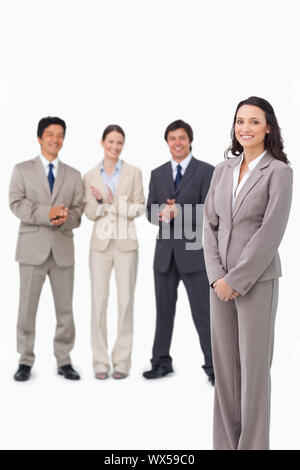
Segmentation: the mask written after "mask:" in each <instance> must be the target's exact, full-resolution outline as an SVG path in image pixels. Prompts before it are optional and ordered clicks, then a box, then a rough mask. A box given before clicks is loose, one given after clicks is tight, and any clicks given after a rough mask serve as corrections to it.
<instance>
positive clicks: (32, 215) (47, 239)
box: [9, 157, 83, 267]
mask: <svg viewBox="0 0 300 470" xmlns="http://www.w3.org/2000/svg"><path fill="white" fill-rule="evenodd" d="M60 204H64V205H65V206H66V207H68V208H69V214H68V219H67V221H66V222H65V223H64V224H63V225H61V226H60V227H53V226H52V224H51V222H50V219H49V212H50V209H51V207H53V206H59V205H60ZM9 205H10V208H11V210H12V212H13V213H14V214H15V215H16V216H17V217H18V218H19V219H20V220H21V224H20V228H19V236H18V242H17V250H16V261H19V262H20V263H23V264H30V265H39V264H42V263H43V262H44V261H45V260H46V259H47V258H48V256H49V254H50V251H51V250H52V254H53V257H54V260H55V262H56V264H57V265H58V266H61V267H66V266H73V265H74V243H73V232H72V229H73V228H76V227H79V225H80V221H81V214H82V212H83V185H82V179H81V175H80V173H79V171H77V170H75V169H74V168H72V167H71V166H69V165H66V164H64V163H62V162H61V161H59V164H58V169H57V177H56V179H55V182H54V186H53V192H52V194H51V193H50V188H49V182H48V179H47V177H46V174H45V170H44V167H43V165H42V163H41V160H40V158H39V157H36V158H34V159H32V160H28V161H25V162H23V163H19V164H17V165H16V166H15V168H14V170H13V174H12V177H11V181H10V188H9Z"/></svg>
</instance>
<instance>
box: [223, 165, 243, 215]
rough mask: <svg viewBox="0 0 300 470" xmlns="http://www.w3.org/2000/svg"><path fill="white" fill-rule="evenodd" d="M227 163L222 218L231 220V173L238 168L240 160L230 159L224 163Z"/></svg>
mask: <svg viewBox="0 0 300 470" xmlns="http://www.w3.org/2000/svg"><path fill="white" fill-rule="evenodd" d="M226 163H227V167H226V169H227V174H226V176H225V178H224V181H223V194H224V198H223V200H224V206H225V207H224V212H225V214H224V216H225V217H226V219H229V220H230V219H231V217H232V185H233V172H234V169H235V168H236V167H237V166H238V164H239V163H240V158H239V157H237V158H236V157H235V158H232V159H228V160H227V161H226Z"/></svg>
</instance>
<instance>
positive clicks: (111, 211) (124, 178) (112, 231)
mask: <svg viewBox="0 0 300 470" xmlns="http://www.w3.org/2000/svg"><path fill="white" fill-rule="evenodd" d="M91 186H94V187H95V188H97V189H98V190H99V191H100V193H101V194H102V195H103V202H102V203H101V204H99V203H98V202H97V201H96V198H95V196H94V195H93V193H92V191H91ZM84 191H85V207H84V212H85V214H86V216H87V217H88V218H89V219H90V220H93V221H94V222H95V223H94V228H93V233H92V238H91V245H90V247H91V249H92V250H97V251H104V250H105V249H106V248H107V246H108V244H109V241H110V240H111V239H115V240H116V245H117V247H118V248H119V249H120V250H122V251H130V250H136V249H137V248H138V242H137V239H136V230H135V222H134V219H135V217H138V216H140V215H142V214H143V213H144V210H145V207H144V203H145V198H144V191H143V182H142V173H141V171H140V170H139V169H138V168H136V167H134V166H132V165H128V163H126V162H124V161H123V164H122V170H121V174H120V178H119V181H118V185H117V189H116V193H115V195H114V198H113V203H112V204H108V203H107V191H106V188H105V184H104V182H103V179H102V177H101V174H100V165H99V164H98V165H97V166H96V167H95V168H93V169H92V170H91V171H89V172H88V173H86V174H85V175H84Z"/></svg>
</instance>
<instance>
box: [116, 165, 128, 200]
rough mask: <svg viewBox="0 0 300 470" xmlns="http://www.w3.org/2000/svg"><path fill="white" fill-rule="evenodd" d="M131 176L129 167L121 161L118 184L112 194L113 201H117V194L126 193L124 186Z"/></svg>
mask: <svg viewBox="0 0 300 470" xmlns="http://www.w3.org/2000/svg"><path fill="white" fill-rule="evenodd" d="M130 175H131V170H130V166H129V165H127V163H126V162H124V160H123V161H122V169H121V174H120V178H119V181H118V184H117V188H116V192H115V194H114V201H116V200H117V198H118V197H119V194H122V193H123V194H122V195H124V194H126V191H125V190H124V189H125V187H126V184H127V181H128V177H129V176H130Z"/></svg>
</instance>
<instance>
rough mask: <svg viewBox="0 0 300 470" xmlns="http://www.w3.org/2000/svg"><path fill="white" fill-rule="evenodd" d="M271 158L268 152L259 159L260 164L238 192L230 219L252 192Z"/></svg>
mask: <svg viewBox="0 0 300 470" xmlns="http://www.w3.org/2000/svg"><path fill="white" fill-rule="evenodd" d="M272 159H273V157H272V155H270V154H269V153H268V152H267V153H266V155H265V156H264V157H263V158H262V159H261V161H260V163H259V164H258V165H257V166H256V167H255V168H254V170H253V171H252V172H251V174H250V176H249V178H248V179H247V181H246V183H245V184H244V186H243V187H242V189H241V191H240V192H239V194H238V196H237V198H236V200H235V203H234V206H233V210H232V219H234V217H235V216H236V215H237V213H238V211H239V209H240V207H241V205H242V202H243V200H244V199H245V197H246V196H247V194H248V193H249V192H250V191H251V190H252V188H253V187H254V186H255V185H256V183H257V182H258V181H259V180H260V178H262V176H263V172H262V170H263V169H264V168H266V167H267V166H269V164H270V162H271V161H272Z"/></svg>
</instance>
